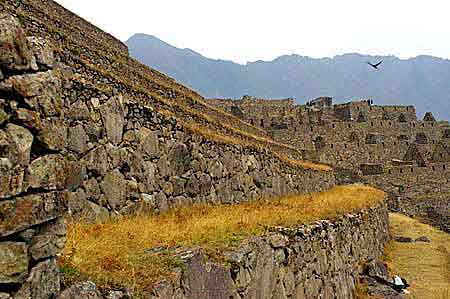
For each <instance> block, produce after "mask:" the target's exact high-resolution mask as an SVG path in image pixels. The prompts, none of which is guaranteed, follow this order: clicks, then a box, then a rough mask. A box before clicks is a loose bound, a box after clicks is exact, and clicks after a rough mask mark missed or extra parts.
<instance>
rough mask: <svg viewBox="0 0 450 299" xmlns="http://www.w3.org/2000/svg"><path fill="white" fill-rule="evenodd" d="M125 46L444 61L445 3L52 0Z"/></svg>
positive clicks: (230, 55) (234, 55)
mask: <svg viewBox="0 0 450 299" xmlns="http://www.w3.org/2000/svg"><path fill="white" fill-rule="evenodd" d="M57 2H58V3H60V4H62V5H63V6H65V7H66V8H69V9H70V10H72V11H73V12H75V13H77V14H79V15H80V16H82V17H83V18H85V19H87V20H88V21H90V22H92V23H94V24H95V25H97V26H99V27H100V28H102V29H103V30H105V31H107V32H109V33H111V34H113V35H114V36H116V37H117V38H119V39H121V40H122V41H126V40H127V39H128V38H129V37H130V36H131V35H133V34H134V33H146V34H151V35H155V36H157V37H158V38H160V39H162V40H164V41H166V42H168V43H170V44H172V45H174V46H176V47H180V48H191V49H192V50H194V51H197V52H199V53H201V54H203V55H205V56H207V57H210V58H221V59H227V60H233V61H235V62H239V63H245V62H248V61H255V60H260V59H261V60H272V59H274V58H276V57H278V56H281V55H284V54H299V55H304V56H311V57H317V58H318V57H332V56H335V55H338V54H343V53H349V52H358V53H362V54H374V55H377V54H380V55H389V54H392V55H396V56H399V57H401V58H409V57H413V56H417V55H420V54H427V55H434V56H439V57H445V58H449V57H450V38H449V37H450V18H449V17H448V14H449V12H450V1H445V0H442V1H440V0H426V1H415V0H411V1H403V0H378V1H367V0H330V1H321V0H306V1H301V0H271V1H266V0H222V1H220V0H148V1H145V0H126V1H123V0H121V1H118V0H57Z"/></svg>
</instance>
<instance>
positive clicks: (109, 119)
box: [99, 97, 125, 145]
mask: <svg viewBox="0 0 450 299" xmlns="http://www.w3.org/2000/svg"><path fill="white" fill-rule="evenodd" d="M99 109H100V113H101V115H102V120H103V126H104V127H105V129H106V136H107V137H108V140H109V141H110V142H111V143H112V144H115V145H117V144H119V143H121V142H122V135H123V128H124V125H125V111H124V108H123V105H122V99H121V98H119V97H114V98H112V99H110V100H109V101H108V102H107V103H105V104H103V105H101V106H100V107H99Z"/></svg>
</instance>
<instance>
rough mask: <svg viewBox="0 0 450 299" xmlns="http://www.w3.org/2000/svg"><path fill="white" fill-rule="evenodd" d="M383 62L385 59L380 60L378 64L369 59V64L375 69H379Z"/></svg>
mask: <svg viewBox="0 0 450 299" xmlns="http://www.w3.org/2000/svg"><path fill="white" fill-rule="evenodd" d="M382 62H383V60H381V61H380V62H378V63H377V64H372V63H370V62H368V61H367V64H368V65H370V66H371V67H373V68H374V69H376V70H378V67H379V66H380V64H381V63H382Z"/></svg>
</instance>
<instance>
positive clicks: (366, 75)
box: [127, 34, 450, 119]
mask: <svg viewBox="0 0 450 299" xmlns="http://www.w3.org/2000/svg"><path fill="white" fill-rule="evenodd" d="M127 45H128V47H129V50H130V54H131V55H132V56H133V57H135V58H136V59H138V60H139V61H141V62H142V63H145V64H147V65H149V66H151V67H153V68H155V69H157V70H159V71H161V72H163V73H166V74H168V75H170V76H172V77H173V78H175V79H176V80H177V81H179V82H180V83H182V84H186V85H187V86H190V87H191V88H193V89H194V90H197V91H198V92H199V93H200V94H202V95H203V96H205V97H209V98H240V97H241V96H242V95H244V94H249V95H252V96H256V97H262V98H284V97H294V98H296V99H297V101H298V102H299V103H300V102H302V103H303V102H305V100H309V99H311V98H315V97H318V96H323V95H329V96H333V97H334V98H335V99H337V100H338V101H344V100H345V101H347V100H349V99H357V98H367V97H371V98H373V99H374V100H375V101H376V102H377V103H378V104H381V105H388V104H389V105H393V104H408V105H414V106H416V107H417V111H418V113H419V115H420V116H421V115H423V113H424V112H426V111H437V112H439V113H437V117H438V118H439V119H449V118H450V85H449V84H448V82H449V80H450V61H449V60H446V59H440V58H436V57H431V56H418V57H415V58H411V59H407V60H402V59H399V58H397V57H395V56H387V57H374V56H367V55H360V54H346V55H341V56H336V57H334V58H323V59H313V58H309V57H304V56H298V55H288V56H282V57H279V58H277V59H275V60H273V61H256V62H252V63H248V64H247V65H240V64H236V63H233V62H231V61H224V60H213V59H208V58H206V57H204V56H202V55H200V54H199V53H196V52H194V51H192V50H190V49H178V48H175V47H173V46H171V45H169V44H167V43H165V42H163V41H161V40H159V39H157V38H156V37H154V36H148V35H143V34H137V35H134V36H133V37H131V38H130V39H129V40H128V41H127ZM380 60H383V64H382V67H381V68H380V70H379V71H374V70H373V69H371V68H370V67H369V66H368V65H367V64H366V62H367V61H372V62H374V61H380Z"/></svg>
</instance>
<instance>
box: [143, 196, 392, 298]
mask: <svg viewBox="0 0 450 299" xmlns="http://www.w3.org/2000/svg"><path fill="white" fill-rule="evenodd" d="M388 239H389V233H388V214H387V208H386V206H385V205H384V203H383V204H382V205H380V206H378V207H375V208H372V209H368V210H365V211H362V212H360V213H357V214H352V215H346V216H343V217H341V218H340V219H337V220H335V221H320V222H317V223H315V224H312V225H304V226H301V227H297V228H293V229H288V228H277V229H275V230H274V232H273V233H269V234H267V235H264V236H261V237H252V238H249V239H248V240H246V241H244V242H243V244H241V245H240V246H239V248H237V249H235V250H233V251H230V252H226V253H224V255H225V257H226V260H227V262H228V264H229V265H230V266H223V265H220V264H217V263H214V262H209V261H207V259H205V258H204V257H203V256H202V254H201V251H200V252H199V251H196V250H194V251H187V252H185V253H184V254H181V256H183V260H184V263H185V267H183V268H184V270H180V271H178V276H177V278H176V279H175V283H174V284H173V285H171V284H169V283H167V282H161V283H160V284H158V285H157V286H156V288H155V289H156V291H155V294H154V295H153V296H152V297H151V298H154V299H156V298H158V299H169V298H180V299H182V298H186V299H187V298H189V299H191V298H192V299H194V298H195V299H212V298H214V299H221V298H223V299H229V298H236V299H237V298H261V299H263V298H277V299H284V298H305V299H308V298H311V299H313V298H324V299H328V298H330V299H341V298H342V299H349V298H353V290H354V289H355V284H356V281H357V277H358V270H360V266H361V265H362V263H363V262H365V261H368V260H371V259H377V258H379V257H380V256H381V255H382V254H383V249H384V245H385V244H386V242H387V241H388Z"/></svg>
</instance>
